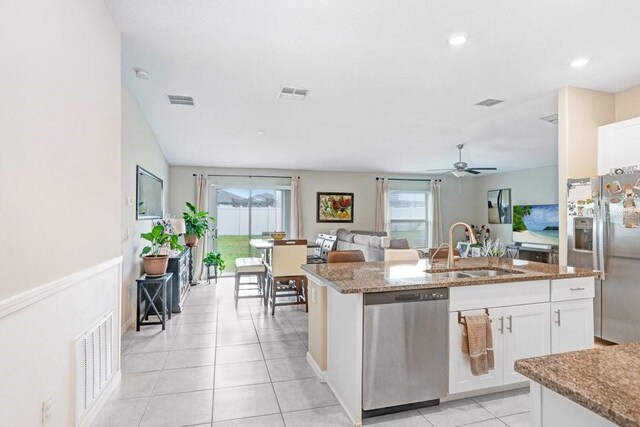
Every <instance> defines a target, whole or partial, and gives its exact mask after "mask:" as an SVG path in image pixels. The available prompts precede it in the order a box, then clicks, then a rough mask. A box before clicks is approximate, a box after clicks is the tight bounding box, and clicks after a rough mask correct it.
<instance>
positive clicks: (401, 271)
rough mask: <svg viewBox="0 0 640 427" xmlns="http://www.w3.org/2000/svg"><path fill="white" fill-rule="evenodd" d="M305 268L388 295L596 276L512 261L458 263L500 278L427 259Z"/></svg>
mask: <svg viewBox="0 0 640 427" xmlns="http://www.w3.org/2000/svg"><path fill="white" fill-rule="evenodd" d="M302 269H303V270H304V271H305V272H306V273H307V275H309V276H311V277H312V278H314V279H315V280H317V281H319V282H320V283H322V284H324V285H327V286H330V287H332V288H333V289H335V290H337V291H338V292H340V293H343V294H352V293H372V292H389V291H400V290H410V289H428V288H441V287H453V286H473V285H486V284H499V283H511V282H525V281H531V280H549V279H568V278H573V277H590V276H591V277H593V276H596V275H597V273H595V272H593V271H591V270H584V269H578V268H573V267H564V266H558V265H553V264H543V263H539V262H531V261H523V260H519V259H511V258H463V259H460V260H459V261H456V266H455V269H453V270H455V271H462V272H464V270H491V269H496V270H506V271H508V272H513V273H512V274H505V275H501V276H488V277H473V278H451V277H444V276H443V275H438V274H437V273H441V272H446V271H450V270H447V269H446V262H441V263H440V262H439V263H437V264H435V266H433V268H432V266H431V265H430V264H429V261H428V260H426V259H421V260H419V261H389V262H383V261H379V262H349V263H335V264H306V265H303V266H302Z"/></svg>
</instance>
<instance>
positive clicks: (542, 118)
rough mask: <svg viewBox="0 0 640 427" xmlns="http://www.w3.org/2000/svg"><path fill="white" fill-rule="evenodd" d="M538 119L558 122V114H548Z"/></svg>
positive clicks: (555, 123)
mask: <svg viewBox="0 0 640 427" xmlns="http://www.w3.org/2000/svg"><path fill="white" fill-rule="evenodd" d="M540 120H544V121H545V122H549V123H553V124H554V125H557V124H558V114H551V115H550V116H544V117H540Z"/></svg>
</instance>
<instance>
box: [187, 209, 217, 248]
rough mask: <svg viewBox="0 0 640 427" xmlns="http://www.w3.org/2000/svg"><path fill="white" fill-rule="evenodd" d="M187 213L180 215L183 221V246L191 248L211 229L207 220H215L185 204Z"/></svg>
mask: <svg viewBox="0 0 640 427" xmlns="http://www.w3.org/2000/svg"><path fill="white" fill-rule="evenodd" d="M186 205H187V208H188V211H187V212H183V213H182V218H183V219H184V225H185V228H186V231H187V232H186V233H185V235H184V244H185V245H187V246H189V247H191V246H195V245H197V244H198V239H201V238H203V237H204V235H205V234H207V231H208V230H209V229H210V228H211V225H210V224H209V220H211V221H212V222H214V221H215V220H216V219H215V218H214V217H212V216H208V215H209V212H207V211H198V209H196V207H195V206H194V205H192V204H191V203H189V202H186Z"/></svg>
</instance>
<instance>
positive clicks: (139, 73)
mask: <svg viewBox="0 0 640 427" xmlns="http://www.w3.org/2000/svg"><path fill="white" fill-rule="evenodd" d="M133 71H135V72H136V77H137V78H139V79H142V80H149V77H151V75H150V74H149V72H148V71H147V70H143V69H142V68H134V69H133Z"/></svg>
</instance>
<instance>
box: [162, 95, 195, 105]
mask: <svg viewBox="0 0 640 427" xmlns="http://www.w3.org/2000/svg"><path fill="white" fill-rule="evenodd" d="M168 97H169V103H170V104H173V105H193V97H192V96H182V95H168Z"/></svg>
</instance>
